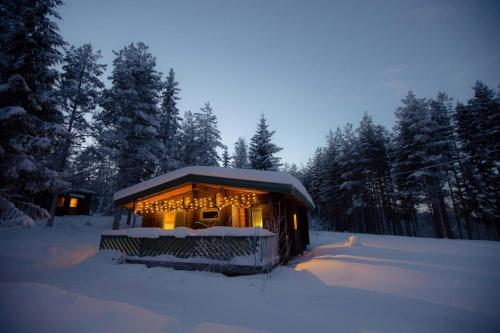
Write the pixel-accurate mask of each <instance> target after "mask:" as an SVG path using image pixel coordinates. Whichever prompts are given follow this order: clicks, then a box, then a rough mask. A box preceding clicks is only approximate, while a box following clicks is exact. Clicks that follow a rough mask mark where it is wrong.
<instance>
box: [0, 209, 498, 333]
mask: <svg viewBox="0 0 500 333" xmlns="http://www.w3.org/2000/svg"><path fill="white" fill-rule="evenodd" d="M110 225H111V220H110V219H109V218H96V217H94V218H90V217H73V218H59V219H56V226H55V227H54V228H47V227H45V226H43V225H37V226H36V227H34V228H31V229H8V230H0V265H1V266H0V267H1V270H0V295H1V297H0V332H3V333H10V332H50V333H57V332H144V333H146V332H214V333H215V332H217V333H225V332H244V333H247V332H248V333H250V332H300V333H304V332H500V243H496V242H488V241H459V240H436V239H415V238H407V237H393V236H372V235H358V236H357V238H358V240H359V241H360V242H361V246H346V245H345V241H346V239H347V238H348V234H340V233H327V232H321V233H315V232H313V233H312V234H311V239H312V242H313V244H312V245H311V246H310V252H309V253H307V254H306V255H304V256H303V257H300V258H297V259H296V260H295V262H293V263H292V264H290V265H289V266H287V267H279V268H277V269H275V270H274V271H273V272H272V273H271V274H265V275H255V276H241V277H226V276H224V275H221V274H216V273H209V272H186V271H175V270H173V269H167V268H149V269H148V268H146V267H144V266H142V265H129V264H118V263H117V262H118V261H119V260H117V259H118V257H119V256H118V255H117V254H116V253H112V252H107V253H105V252H98V249H97V248H98V244H99V236H100V233H101V231H102V230H103V229H106V228H108V227H109V226H110Z"/></svg>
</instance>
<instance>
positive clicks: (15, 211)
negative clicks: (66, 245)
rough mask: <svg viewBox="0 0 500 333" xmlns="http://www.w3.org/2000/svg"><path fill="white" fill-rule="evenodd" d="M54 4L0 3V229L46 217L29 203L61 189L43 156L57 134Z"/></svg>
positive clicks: (50, 0)
mask: <svg viewBox="0 0 500 333" xmlns="http://www.w3.org/2000/svg"><path fill="white" fill-rule="evenodd" d="M60 4H62V1H60V0H39V1H14V0H4V1H2V2H1V4H0V225H2V226H14V225H18V226H28V225H32V224H33V218H38V217H44V218H47V217H49V216H48V213H47V211H45V210H44V209H41V208H40V207H38V206H36V205H34V204H33V203H32V202H33V196H34V195H35V194H37V193H39V192H43V191H47V192H56V191H58V190H60V189H62V188H64V187H66V186H68V184H67V183H65V182H64V181H63V180H62V178H61V177H60V174H59V173H58V172H56V171H54V170H52V169H50V168H49V167H48V160H47V156H49V155H50V154H51V153H52V152H53V150H54V139H55V137H56V136H57V135H60V134H61V129H62V128H61V126H60V123H61V122H62V120H61V113H60V112H59V110H58V109H57V102H56V98H55V94H54V83H55V81H56V78H57V72H56V71H55V69H54V66H55V65H57V64H58V63H59V62H60V60H61V53H60V52H59V49H60V48H61V47H62V46H63V45H64V41H63V40H62V38H61V36H60V35H59V33H58V27H57V25H56V23H55V22H54V21H53V19H54V18H59V15H58V14H57V12H56V11H55V8H56V7H57V6H58V5H60Z"/></svg>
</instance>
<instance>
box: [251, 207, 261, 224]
mask: <svg viewBox="0 0 500 333" xmlns="http://www.w3.org/2000/svg"><path fill="white" fill-rule="evenodd" d="M250 211H251V214H252V227H254V228H262V207H252V208H251V209H250Z"/></svg>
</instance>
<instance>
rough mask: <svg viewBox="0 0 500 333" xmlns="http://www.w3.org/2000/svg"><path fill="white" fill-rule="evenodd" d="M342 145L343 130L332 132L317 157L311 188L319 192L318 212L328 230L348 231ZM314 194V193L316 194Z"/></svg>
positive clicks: (338, 129)
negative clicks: (342, 188) (345, 215)
mask: <svg viewBox="0 0 500 333" xmlns="http://www.w3.org/2000/svg"><path fill="white" fill-rule="evenodd" d="M341 144H342V130H341V129H340V128H337V129H336V130H335V132H332V131H330V133H329V134H328V136H327V144H326V147H325V149H323V151H320V152H319V154H318V155H317V156H316V157H317V160H316V161H315V163H316V168H317V174H316V175H315V178H314V180H313V181H314V183H313V184H311V188H313V189H314V192H317V200H316V201H315V202H317V203H319V204H318V208H317V210H318V211H319V213H320V217H321V219H323V220H325V221H326V228H327V229H328V230H336V231H346V230H348V226H347V222H346V221H345V218H344V216H343V214H342V211H343V207H346V206H348V203H347V202H345V201H346V198H345V197H344V196H343V192H342V191H341V190H340V185H341V183H342V180H341V170H340V163H341ZM314 192H313V193H314Z"/></svg>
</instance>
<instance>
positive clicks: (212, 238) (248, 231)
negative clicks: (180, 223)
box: [100, 227, 279, 275]
mask: <svg viewBox="0 0 500 333" xmlns="http://www.w3.org/2000/svg"><path fill="white" fill-rule="evenodd" d="M100 249H101V250H116V251H120V252H122V253H123V254H124V259H125V261H126V262H128V263H139V264H145V265H147V266H148V267H152V266H163V267H172V268H174V269H183V270H208V271H214V272H221V273H225V274H235V275H236V274H257V273H263V272H268V271H270V270H271V269H272V268H273V267H274V266H275V265H276V264H277V263H278V260H279V255H278V244H277V238H276V235H275V234H273V233H271V232H269V231H267V230H265V229H261V228H231V227H213V228H207V229H200V230H193V229H189V228H183V227H180V228H176V229H173V230H165V229H160V228H135V229H122V230H108V231H104V232H103V233H102V235H101V243H100Z"/></svg>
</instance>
